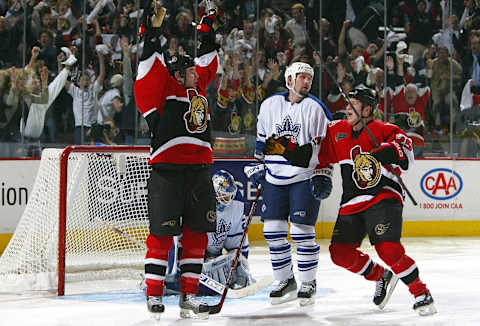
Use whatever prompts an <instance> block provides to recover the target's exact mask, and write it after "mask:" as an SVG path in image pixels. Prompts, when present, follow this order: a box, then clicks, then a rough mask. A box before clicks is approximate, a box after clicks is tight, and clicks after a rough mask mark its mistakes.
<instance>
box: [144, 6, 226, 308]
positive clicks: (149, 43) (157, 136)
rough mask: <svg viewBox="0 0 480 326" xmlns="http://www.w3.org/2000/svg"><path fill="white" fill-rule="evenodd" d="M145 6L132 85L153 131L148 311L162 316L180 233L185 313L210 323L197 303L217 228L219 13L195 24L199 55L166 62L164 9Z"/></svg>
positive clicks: (146, 265) (149, 198) (182, 303)
mask: <svg viewBox="0 0 480 326" xmlns="http://www.w3.org/2000/svg"><path fill="white" fill-rule="evenodd" d="M148 7H149V8H146V10H145V11H146V13H145V15H144V19H143V23H142V26H141V27H142V28H141V32H143V38H144V49H143V53H142V56H141V58H140V63H139V66H138V75H137V80H136V82H135V84H134V93H135V101H136V104H137V106H138V108H139V110H140V112H141V113H142V115H143V117H144V118H145V120H146V121H147V123H148V127H149V129H150V132H151V151H150V160H149V163H150V165H151V166H152V170H151V175H150V178H149V179H148V183H147V188H148V210H149V222H150V229H149V231H150V234H149V235H148V237H147V241H146V244H147V253H146V258H145V283H146V287H147V307H148V310H149V311H150V312H151V313H153V314H154V316H155V318H158V317H159V316H160V314H161V313H162V312H163V311H164V309H165V307H164V305H163V303H162V296H163V294H164V280H165V274H166V269H167V266H168V252H169V249H170V248H171V247H172V243H173V236H175V235H179V234H183V237H182V240H181V244H182V248H183V252H182V255H181V257H180V262H179V265H180V272H181V276H180V278H179V281H178V282H179V288H180V292H181V294H180V301H179V305H180V316H181V317H182V318H189V317H199V318H208V305H207V304H205V303H202V302H200V301H199V300H198V299H196V298H195V294H196V293H197V292H198V284H199V277H200V273H201V271H202V264H203V259H204V253H205V249H206V248H207V244H208V237H207V232H214V231H216V198H215V191H214V189H213V184H212V180H211V178H210V173H209V165H210V164H211V163H212V162H213V156H212V145H211V131H210V110H209V105H208V101H207V97H206V93H205V91H206V87H207V85H208V84H209V83H210V82H211V81H212V79H213V78H214V77H215V74H216V72H217V67H218V55H217V45H216V44H215V34H214V30H213V28H212V24H213V20H214V18H215V12H216V11H215V8H214V7H213V8H211V9H210V10H208V11H207V13H206V14H205V15H204V16H203V17H202V19H201V21H200V23H199V24H198V25H197V33H198V34H197V35H199V40H200V41H201V43H200V45H199V47H198V51H197V53H198V57H197V58H195V59H193V58H191V57H190V56H188V55H177V56H173V57H171V58H170V60H169V61H166V59H165V58H166V56H164V54H163V52H162V47H161V39H162V30H161V24H162V21H163V17H164V16H165V12H166V10H165V9H164V8H159V9H157V8H155V7H154V8H151V7H150V6H148Z"/></svg>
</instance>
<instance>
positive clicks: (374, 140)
mask: <svg viewBox="0 0 480 326" xmlns="http://www.w3.org/2000/svg"><path fill="white" fill-rule="evenodd" d="M302 27H303V32H304V33H305V36H306V37H307V41H308V44H309V45H310V47H311V48H312V50H313V51H315V52H317V54H319V55H320V53H319V52H318V51H317V50H316V48H315V47H314V46H313V44H312V40H311V39H310V36H309V35H308V31H307V24H306V19H305V21H304V24H302ZM322 66H323V67H324V68H325V70H326V71H327V74H328V75H329V76H330V78H331V79H332V80H333V81H334V83H335V85H336V86H337V88H338V90H339V91H340V93H341V94H342V95H343V96H344V97H345V99H346V100H347V103H348V105H350V106H351V107H352V108H353V109H354V110H353V112H355V115H356V116H357V118H358V119H360V122H361V124H362V128H363V129H365V130H366V131H367V133H368V135H369V136H370V138H371V139H372V141H373V144H374V145H375V147H378V146H380V145H379V144H378V142H377V140H376V139H375V136H373V134H372V131H371V130H370V129H369V128H368V126H367V124H366V123H365V121H363V118H362V117H361V116H360V114H359V113H358V112H357V110H356V109H355V107H354V106H353V104H352V101H351V100H350V97H349V96H348V94H347V93H345V91H344V90H343V88H342V86H341V85H340V84H339V83H338V81H337V78H335V76H334V75H333V74H332V72H331V71H330V70H329V69H328V67H327V65H325V64H323V62H322ZM372 109H373V108H372ZM386 165H387V166H388V167H389V169H390V170H391V171H392V172H393V174H394V175H395V176H396V177H397V180H398V183H400V185H401V186H402V188H403V189H404V190H405V192H406V193H407V195H408V198H410V200H411V201H412V203H413V205H415V206H417V205H418V203H417V201H416V200H415V198H413V195H412V193H411V192H410V190H408V188H407V186H406V185H405V183H404V182H403V179H402V178H401V177H400V174H399V173H398V172H397V170H395V169H394V168H393V167H392V165H391V164H386Z"/></svg>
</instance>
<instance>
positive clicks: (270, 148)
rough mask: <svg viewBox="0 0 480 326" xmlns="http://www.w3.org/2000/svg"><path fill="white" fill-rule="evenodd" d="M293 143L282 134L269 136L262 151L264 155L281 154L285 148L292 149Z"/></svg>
mask: <svg viewBox="0 0 480 326" xmlns="http://www.w3.org/2000/svg"><path fill="white" fill-rule="evenodd" d="M294 147H295V143H292V142H290V140H289V139H288V138H287V137H284V136H275V135H272V136H270V137H269V138H268V139H267V141H266V142H265V147H264V148H263V153H264V154H265V155H283V154H284V153H285V151H287V150H293V148H294Z"/></svg>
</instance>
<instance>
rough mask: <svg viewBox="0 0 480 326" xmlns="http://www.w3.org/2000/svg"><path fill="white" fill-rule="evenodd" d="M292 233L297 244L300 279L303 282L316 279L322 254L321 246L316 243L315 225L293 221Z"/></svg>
mask: <svg viewBox="0 0 480 326" xmlns="http://www.w3.org/2000/svg"><path fill="white" fill-rule="evenodd" d="M290 235H291V237H292V240H293V241H294V242H295V243H296V244H297V265H298V280H299V281H301V282H309V281H312V280H314V279H315V278H316V275H317V267H318V256H319V254H320V246H319V245H318V244H317V243H315V229H314V227H313V226H310V225H303V224H295V223H292V225H291V230H290Z"/></svg>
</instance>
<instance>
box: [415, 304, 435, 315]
mask: <svg viewBox="0 0 480 326" xmlns="http://www.w3.org/2000/svg"><path fill="white" fill-rule="evenodd" d="M416 311H417V313H418V314H419V315H420V316H430V315H434V314H436V313H437V309H436V308H435V306H434V305H433V303H431V304H429V305H428V306H423V307H419V308H417V309H416Z"/></svg>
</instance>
